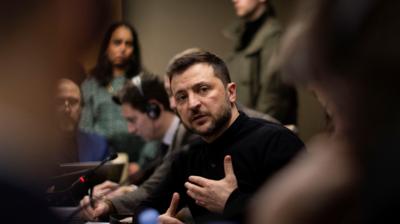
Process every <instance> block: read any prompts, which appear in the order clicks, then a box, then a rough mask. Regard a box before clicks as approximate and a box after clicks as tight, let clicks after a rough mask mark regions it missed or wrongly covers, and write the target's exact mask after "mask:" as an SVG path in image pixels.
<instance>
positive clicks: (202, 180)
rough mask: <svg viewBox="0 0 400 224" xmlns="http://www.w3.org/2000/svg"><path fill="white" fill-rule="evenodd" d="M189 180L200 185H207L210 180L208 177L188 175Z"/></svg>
mask: <svg viewBox="0 0 400 224" xmlns="http://www.w3.org/2000/svg"><path fill="white" fill-rule="evenodd" d="M189 181H190V182H191V183H194V184H196V185H198V186H201V187H205V186H207V184H209V182H210V180H209V179H207V178H204V177H199V176H190V177H189Z"/></svg>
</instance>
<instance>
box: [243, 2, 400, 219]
mask: <svg viewBox="0 0 400 224" xmlns="http://www.w3.org/2000/svg"><path fill="white" fill-rule="evenodd" d="M306 3H309V5H308V4H306ZM302 5H303V7H300V5H299V8H298V10H299V11H298V14H297V16H296V17H295V18H294V19H293V22H292V24H291V26H290V27H289V29H288V31H287V33H286V34H285V37H284V40H283V46H282V48H283V52H284V53H283V58H282V63H283V68H284V71H285V74H287V75H288V76H291V77H292V79H294V80H295V81H296V82H297V83H299V84H301V85H305V86H306V87H308V88H310V89H311V90H313V91H314V92H315V93H316V94H317V96H318V98H319V99H320V101H321V102H322V103H323V105H324V106H325V108H326V110H327V112H328V114H329V115H330V116H331V127H332V128H331V129H330V132H327V133H324V134H321V135H319V136H317V137H315V138H314V140H312V141H311V142H310V143H309V145H308V146H307V148H308V149H309V151H310V153H308V154H307V155H302V156H301V157H299V158H298V159H297V160H295V161H294V162H293V163H292V164H291V165H290V166H288V167H287V168H286V169H285V170H283V172H281V173H280V174H279V175H277V176H276V177H275V178H274V179H273V180H271V182H269V183H268V184H267V185H266V186H265V187H264V189H263V190H262V192H261V193H260V194H259V195H258V196H257V200H256V201H255V202H254V204H253V206H252V211H253V212H252V215H251V223H274V224H283V223H284V224H290V223H296V224H299V223H307V224H310V223H397V222H399V219H400V218H399V216H398V214H397V213H398V210H399V208H400V206H399V204H400V193H399V189H400V181H399V180H398V178H397V175H398V170H399V161H400V153H399V150H398V148H399V144H398V140H399V139H400V130H399V128H400V115H399V112H398V111H399V110H400V106H399V104H398V103H394V101H396V100H397V98H396V97H398V96H400V89H399V88H398V83H400V76H399V73H400V66H399V63H398V59H399V58H400V45H399V44H398V40H399V38H400V32H399V30H398V29H396V28H395V27H399V26H400V14H399V10H400V2H399V1H391V0H380V1H378V0H368V1H358V2H354V1H351V2H350V1H344V0H333V1H313V0H312V1H308V2H302ZM304 5H306V6H308V8H307V7H305V8H304ZM310 6H311V7H310Z"/></svg>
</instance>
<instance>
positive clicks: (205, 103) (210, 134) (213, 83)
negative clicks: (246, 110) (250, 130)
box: [171, 63, 236, 140]
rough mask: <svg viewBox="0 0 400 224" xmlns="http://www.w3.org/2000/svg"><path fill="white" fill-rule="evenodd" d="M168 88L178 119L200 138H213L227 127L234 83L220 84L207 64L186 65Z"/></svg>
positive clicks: (234, 96)
mask: <svg viewBox="0 0 400 224" xmlns="http://www.w3.org/2000/svg"><path fill="white" fill-rule="evenodd" d="M171 90H172V94H173V95H174V98H175V102H176V110H177V113H178V114H179V116H180V118H181V120H182V122H183V123H184V124H185V126H186V127H187V128H188V129H190V130H192V131H193V132H195V133H197V134H199V135H200V136H202V137H203V138H204V139H206V140H207V139H214V138H215V137H216V136H218V135H219V134H220V133H222V132H223V131H224V130H225V129H226V128H227V127H228V126H229V122H230V119H231V116H232V105H233V103H234V102H235V100H236V86H235V84H234V83H229V84H228V85H227V86H224V84H223V83H222V81H221V80H220V79H219V78H217V77H216V76H215V75H214V70H213V68H212V67H211V66H209V65H207V64H204V63H199V64H195V65H193V66H191V67H189V68H188V69H187V70H186V71H185V72H183V73H182V74H179V75H176V76H174V77H173V79H172V82H171Z"/></svg>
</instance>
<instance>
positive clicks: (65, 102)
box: [64, 100, 71, 112]
mask: <svg viewBox="0 0 400 224" xmlns="http://www.w3.org/2000/svg"><path fill="white" fill-rule="evenodd" d="M64 110H65V112H69V111H71V104H70V103H69V101H68V100H66V101H64Z"/></svg>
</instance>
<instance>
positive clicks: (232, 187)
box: [136, 51, 303, 223]
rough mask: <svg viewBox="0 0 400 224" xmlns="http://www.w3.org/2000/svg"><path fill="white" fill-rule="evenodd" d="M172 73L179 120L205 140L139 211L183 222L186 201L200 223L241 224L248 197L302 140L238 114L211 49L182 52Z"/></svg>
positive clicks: (177, 161) (179, 160) (176, 163)
mask: <svg viewBox="0 0 400 224" xmlns="http://www.w3.org/2000/svg"><path fill="white" fill-rule="evenodd" d="M167 74H168V75H169V79H170V85H171V93H172V95H173V97H174V101H175V104H176V111H177V113H178V115H179V117H180V118H181V121H182V123H183V124H184V125H185V126H186V127H187V128H188V129H189V130H191V131H193V132H194V133H196V134H198V135H200V136H201V140H198V141H197V142H196V143H195V144H193V145H192V146H191V147H190V149H189V150H186V151H183V152H182V153H180V154H178V155H177V156H176V157H175V158H174V160H173V162H172V165H171V167H170V171H169V172H168V173H167V176H166V177H165V178H164V179H163V181H162V182H161V183H160V184H159V185H157V187H156V189H154V191H153V193H152V194H151V195H149V197H147V199H146V200H145V201H143V202H142V203H141V205H140V206H139V208H138V209H137V210H136V212H137V213H136V214H138V213H139V212H141V211H142V210H143V209H144V208H146V207H152V208H156V209H157V210H158V211H160V212H165V211H166V212H165V213H164V214H163V215H161V216H160V217H159V221H160V222H161V223H180V221H179V220H178V219H176V214H177V213H176V212H177V211H178V208H181V207H183V206H188V207H189V209H190V211H191V213H192V215H193V218H194V220H195V221H196V222H205V221H234V222H242V221H243V220H244V219H243V218H244V213H245V211H244V210H245V207H246V206H247V204H248V201H249V199H250V198H251V196H252V195H253V194H254V193H255V192H256V191H257V190H258V189H259V187H260V186H261V185H262V184H263V183H264V182H265V181H267V180H268V179H269V178H270V177H271V176H272V175H273V174H275V173H276V172H277V171H278V170H279V169H280V168H282V167H283V166H284V165H286V164H287V163H288V162H289V161H290V160H291V159H292V158H293V157H294V156H295V155H296V154H297V152H298V151H299V150H300V149H301V148H302V147H303V143H302V141H301V140H300V139H299V138H298V137H297V136H296V135H295V134H293V133H292V132H291V131H289V130H288V129H286V128H284V127H283V126H281V125H277V124H272V123H270V122H267V121H265V120H260V119H255V118H249V117H248V116H247V115H245V114H244V113H241V112H239V111H238V109H237V107H236V84H235V83H233V82H231V81H230V77H229V73H228V70H227V68H226V66H225V63H224V62H223V61H222V60H221V59H220V58H218V57H217V56H215V55H214V54H211V53H209V52H204V51H200V52H193V53H188V54H185V55H183V56H181V57H177V58H176V59H175V60H174V62H172V63H171V64H170V66H169V68H168V71H167ZM171 197H172V200H171ZM170 201H171V203H170Z"/></svg>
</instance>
